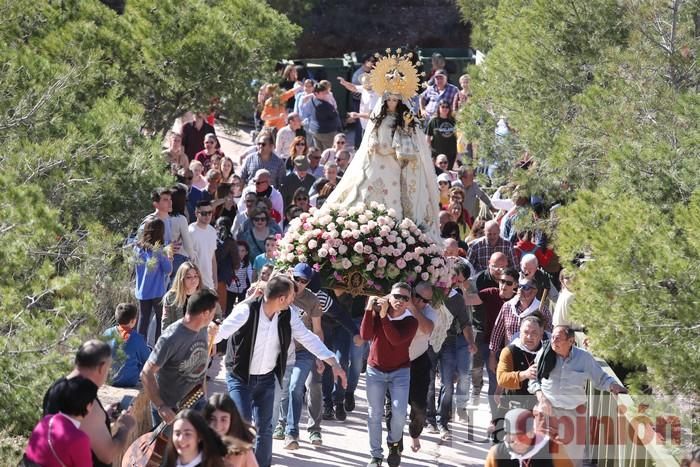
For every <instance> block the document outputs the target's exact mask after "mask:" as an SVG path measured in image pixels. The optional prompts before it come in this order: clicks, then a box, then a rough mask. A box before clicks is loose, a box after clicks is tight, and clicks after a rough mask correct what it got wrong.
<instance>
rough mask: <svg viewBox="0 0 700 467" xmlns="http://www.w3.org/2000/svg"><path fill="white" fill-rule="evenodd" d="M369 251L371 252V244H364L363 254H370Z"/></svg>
mask: <svg viewBox="0 0 700 467" xmlns="http://www.w3.org/2000/svg"><path fill="white" fill-rule="evenodd" d="M370 253H372V247H371V246H368V245H365V248H364V254H366V255H368V254H370Z"/></svg>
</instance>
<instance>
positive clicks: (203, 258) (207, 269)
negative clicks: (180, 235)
mask: <svg viewBox="0 0 700 467" xmlns="http://www.w3.org/2000/svg"><path fill="white" fill-rule="evenodd" d="M188 230H189V231H190V236H191V237H192V243H193V244H194V251H195V254H196V255H197V261H196V263H195V264H196V265H197V267H198V268H199V272H200V274H201V275H202V279H201V281H202V286H204V287H207V288H209V289H213V290H216V282H217V280H216V277H214V271H213V268H212V264H211V263H212V258H213V257H214V255H215V253H216V230H214V227H212V226H211V225H207V228H206V229H202V228H199V227H198V226H197V223H196V222H193V223H191V224H190V226H189V227H188Z"/></svg>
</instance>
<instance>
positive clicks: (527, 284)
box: [518, 277, 537, 289]
mask: <svg viewBox="0 0 700 467" xmlns="http://www.w3.org/2000/svg"><path fill="white" fill-rule="evenodd" d="M518 287H520V288H521V289H536V288H537V283H536V282H535V281H534V279H527V278H525V277H521V278H520V280H519V281H518Z"/></svg>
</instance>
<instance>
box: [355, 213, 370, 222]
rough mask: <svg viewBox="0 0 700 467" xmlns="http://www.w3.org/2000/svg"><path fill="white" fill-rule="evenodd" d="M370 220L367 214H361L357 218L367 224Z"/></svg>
mask: <svg viewBox="0 0 700 467" xmlns="http://www.w3.org/2000/svg"><path fill="white" fill-rule="evenodd" d="M368 220H369V219H367V216H365V215H364V214H360V216H359V217H358V218H357V222H359V223H360V224H366V223H367V221H368Z"/></svg>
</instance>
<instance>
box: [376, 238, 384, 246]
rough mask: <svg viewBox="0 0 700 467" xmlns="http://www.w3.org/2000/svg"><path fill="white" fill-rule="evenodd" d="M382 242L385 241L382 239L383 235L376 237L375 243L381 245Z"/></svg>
mask: <svg viewBox="0 0 700 467" xmlns="http://www.w3.org/2000/svg"><path fill="white" fill-rule="evenodd" d="M382 243H384V240H382V239H381V237H376V238H375V239H374V244H375V245H377V246H380V245H381V244H382Z"/></svg>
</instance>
